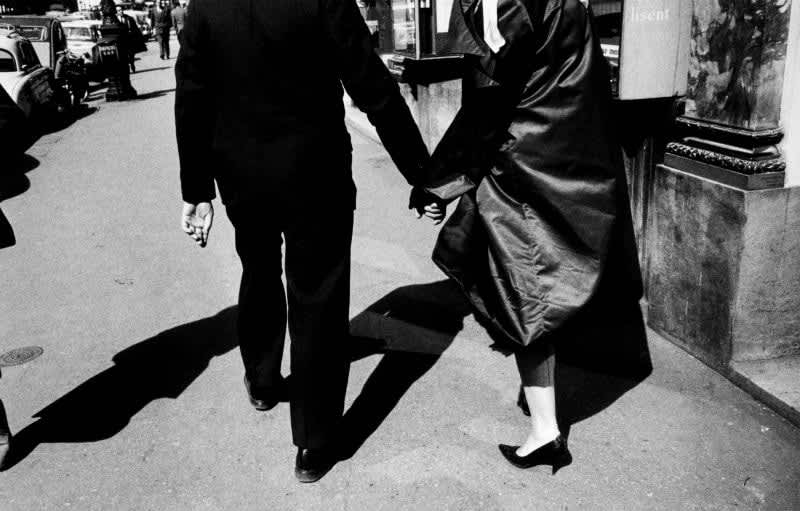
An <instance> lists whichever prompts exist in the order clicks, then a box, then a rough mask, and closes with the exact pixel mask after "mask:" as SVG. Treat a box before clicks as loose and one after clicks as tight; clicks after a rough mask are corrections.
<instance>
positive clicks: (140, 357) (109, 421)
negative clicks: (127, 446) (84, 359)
mask: <svg viewBox="0 0 800 511" xmlns="http://www.w3.org/2000/svg"><path fill="white" fill-rule="evenodd" d="M236 315H237V313H236V307H229V308H227V309H224V310H222V311H221V312H219V313H218V314H216V315H215V316H212V317H208V318H204V319H201V320H199V321H194V322H192V323H187V324H185V325H181V326H178V327H175V328H172V329H170V330H167V331H164V332H161V333H160V334H158V335H156V336H155V337H151V338H150V339H147V340H144V341H142V342H140V343H137V344H134V345H133V346H130V347H129V348H126V349H124V350H122V351H120V352H119V353H117V354H116V355H114V357H113V362H114V365H113V366H111V367H109V368H108V369H106V370H105V371H103V372H101V373H99V374H97V375H95V376H93V377H92V378H90V379H88V380H86V381H85V382H83V383H82V384H80V385H79V386H78V387H76V388H74V389H72V390H71V391H69V392H68V393H67V394H65V395H63V396H62V397H60V398H59V399H57V400H56V401H54V402H53V403H52V404H50V405H48V406H47V407H46V408H44V409H43V410H41V411H39V412H38V413H36V414H35V415H34V417H37V418H38V420H37V421H36V422H34V423H33V424H31V425H29V426H27V427H26V428H24V429H23V430H21V431H20V432H19V433H17V434H16V435H15V436H14V441H13V444H12V451H11V453H10V454H9V457H10V459H8V460H7V461H6V464H5V466H4V467H3V468H4V470H7V469H9V468H11V467H13V466H14V465H15V464H16V463H18V462H19V461H21V460H22V459H24V458H25V457H27V456H28V454H30V453H31V452H32V451H33V450H34V449H35V448H36V446H38V445H40V444H43V443H72V442H96V441H99V440H105V439H108V438H111V437H113V436H114V435H116V434H117V433H119V432H120V431H122V430H123V429H124V428H125V427H126V426H127V424H128V423H129V422H130V420H131V419H132V418H133V417H134V416H135V415H136V414H137V413H139V411H141V410H142V408H144V407H145V406H146V405H147V404H149V403H151V402H152V401H155V400H157V399H162V398H170V399H176V398H177V397H178V396H180V395H181V394H182V393H183V391H184V390H186V388H187V387H188V386H189V385H190V384H191V383H192V382H193V381H194V380H195V379H196V378H197V377H198V376H200V374H202V373H203V371H204V370H205V369H206V368H207V367H208V365H209V362H210V361H211V359H213V358H214V357H218V356H221V355H224V354H225V353H227V352H229V351H230V350H232V349H233V348H235V347H236V346H237V338H236V328H235V326H236V325H235V324H236Z"/></svg>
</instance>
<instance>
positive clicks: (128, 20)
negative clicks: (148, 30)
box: [117, 5, 147, 73]
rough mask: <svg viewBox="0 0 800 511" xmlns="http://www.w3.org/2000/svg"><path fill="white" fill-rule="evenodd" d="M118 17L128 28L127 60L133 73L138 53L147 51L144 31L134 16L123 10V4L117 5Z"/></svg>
mask: <svg viewBox="0 0 800 511" xmlns="http://www.w3.org/2000/svg"><path fill="white" fill-rule="evenodd" d="M117 18H119V20H120V22H122V23H123V24H124V25H125V26H126V27H127V29H128V52H127V62H128V65H129V66H130V68H131V73H135V72H136V63H135V61H136V54H137V53H142V52H145V51H147V45H146V44H145V42H144V36H143V35H142V31H141V30H139V24H138V23H136V20H135V19H133V17H132V16H128V15H127V14H125V13H124V12H123V10H122V6H120V5H118V6H117Z"/></svg>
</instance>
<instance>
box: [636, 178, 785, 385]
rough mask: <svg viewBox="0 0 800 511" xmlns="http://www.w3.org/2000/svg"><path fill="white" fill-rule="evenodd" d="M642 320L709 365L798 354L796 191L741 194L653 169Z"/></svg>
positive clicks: (737, 190)
mask: <svg viewBox="0 0 800 511" xmlns="http://www.w3.org/2000/svg"><path fill="white" fill-rule="evenodd" d="M652 197H653V199H652V203H651V207H650V213H649V226H648V230H647V259H648V264H647V271H648V300H649V309H648V323H649V324H650V326H651V327H653V328H654V329H655V330H656V331H658V332H660V333H664V334H667V335H668V336H669V337H670V338H671V339H673V340H674V341H675V342H676V343H677V344H679V345H680V346H682V347H683V348H684V349H686V350H687V351H689V352H691V353H692V354H694V355H695V356H697V357H698V358H700V359H701V360H703V361H705V362H706V363H708V364H709V365H711V366H713V367H716V368H718V369H721V370H725V369H726V368H727V367H728V366H729V364H730V363H731V362H732V361H745V360H759V359H770V358H777V357H781V356H787V355H800V315H798V313H797V311H800V258H798V257H797V254H798V253H800V187H795V188H777V189H769V190H757V191H743V190H741V189H736V188H732V187H730V186H722V185H719V184H717V183H715V182H713V181H710V180H708V179H703V178H700V177H695V176H694V175H691V174H689V173H686V172H683V171H679V170H677V169H674V168H670V167H668V166H665V165H659V166H658V168H657V169H656V173H655V178H654V181H653V195H652Z"/></svg>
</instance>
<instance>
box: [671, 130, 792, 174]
mask: <svg viewBox="0 0 800 511" xmlns="http://www.w3.org/2000/svg"><path fill="white" fill-rule="evenodd" d="M677 131H678V134H679V135H680V136H681V140H680V141H678V142H672V143H670V144H668V145H667V150H666V156H665V159H664V163H665V164H667V165H669V166H671V167H674V168H676V169H679V170H681V171H683V172H688V173H690V174H696V175H699V176H702V177H704V178H706V179H711V180H714V181H718V182H720V183H724V184H727V185H729V186H735V187H737V188H741V189H742V190H762V189H767V188H780V187H782V186H783V185H784V182H785V175H784V174H785V170H786V162H785V161H784V159H783V157H782V156H781V154H780V152H779V151H778V148H777V146H776V144H777V143H778V142H779V141H780V140H781V138H782V137H783V133H782V132H781V130H779V129H770V130H762V131H753V130H744V129H740V128H733V127H729V126H722V125H716V124H712V123H708V122H703V121H700V120H697V119H692V118H688V117H681V118H679V119H678V121H677Z"/></svg>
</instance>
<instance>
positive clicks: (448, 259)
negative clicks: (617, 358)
mask: <svg viewBox="0 0 800 511" xmlns="http://www.w3.org/2000/svg"><path fill="white" fill-rule="evenodd" d="M462 5H463V4H462V3H461V2H456V3H455V4H454V7H453V15H452V19H451V23H452V25H451V26H452V30H453V32H452V35H453V36H454V39H453V40H454V41H455V43H456V45H455V47H454V51H456V52H458V53H463V54H465V55H466V59H467V62H468V64H469V65H470V69H471V72H470V73H469V74H468V75H467V78H466V79H465V87H470V94H469V95H467V94H465V95H464V104H463V106H462V108H461V110H460V111H459V112H458V114H457V115H456V117H455V120H454V121H453V123H452V124H451V126H450V127H449V129H448V130H447V132H446V133H445V135H444V137H443V139H442V141H441V143H440V144H439V145H438V147H437V148H436V150H435V151H434V154H433V156H432V162H431V165H430V166H428V167H427V173H426V176H425V180H424V181H425V182H428V183H433V185H431V186H428V187H426V188H425V189H426V190H427V191H428V192H429V193H433V194H434V195H436V196H438V197H439V201H440V202H439V204H438V205H437V211H435V213H436V214H438V215H439V216H438V218H439V219H441V218H443V216H444V213H445V211H444V208H445V204H446V203H447V202H448V201H450V200H453V199H455V198H457V197H460V201H459V204H458V207H457V208H456V210H455V212H454V213H453V214H452V215H451V217H450V218H449V220H448V221H447V223H446V224H445V227H444V228H443V229H442V231H441V233H440V235H439V239H438V241H437V244H436V249H435V251H434V261H435V262H436V264H437V265H438V266H439V267H440V268H441V269H442V270H443V271H444V272H445V273H446V274H447V275H449V276H450V277H451V278H453V279H455V280H456V281H457V282H458V283H459V284H460V285H461V287H462V288H463V290H464V291H465V292H466V294H467V296H468V298H469V299H470V301H471V302H472V304H473V306H474V309H475V311H476V315H477V316H478V318H479V320H480V321H481V322H482V324H484V325H486V326H487V328H488V330H489V333H490V335H491V337H492V338H493V339H494V340H495V342H496V343H497V344H499V345H502V346H505V347H507V348H509V349H510V350H512V351H514V353H515V356H516V362H517V367H518V370H519V374H520V377H521V380H522V385H521V395H520V398H519V401H518V403H519V405H520V407H521V408H523V411H527V412H528V413H529V414H530V418H531V427H530V431H529V434H528V437H527V438H526V439H525V441H524V442H522V444H521V445H515V446H511V445H500V446H499V447H500V451H501V453H502V455H503V456H504V457H505V458H506V459H507V460H508V461H509V462H510V463H512V464H513V465H514V466H516V467H519V468H529V467H532V466H535V465H542V464H546V465H551V466H552V468H553V471H554V472H555V471H556V470H558V469H559V468H560V467H562V466H564V465H566V464H569V463H570V462H571V460H572V456H571V454H570V452H569V449H568V448H567V440H566V438H563V437H562V436H561V433H560V430H559V425H558V423H557V419H556V400H555V374H554V371H555V347H556V346H558V345H563V344H562V343H565V342H568V341H572V340H573V339H574V334H575V333H576V329H578V328H579V327H578V326H577V325H580V324H581V323H582V322H586V318H587V316H585V314H587V312H588V311H590V310H593V309H594V308H595V307H597V306H598V305H599V304H602V303H603V302H610V303H613V304H615V307H616V309H615V310H616V311H617V312H620V313H621V312H623V311H625V310H627V309H628V308H629V307H632V308H636V309H637V310H638V300H639V298H640V297H641V293H642V287H641V275H640V271H639V266H638V259H637V252H636V245H635V241H634V234H633V226H632V221H631V213H630V209H629V203H628V198H627V187H626V181H625V174H624V167H623V163H622V152H621V148H620V145H619V142H618V140H617V139H616V136H615V132H616V130H615V126H614V123H613V119H612V114H611V105H612V102H611V91H610V84H609V70H608V66H607V63H606V61H605V59H604V58H603V54H602V50H601V48H600V44H599V40H598V38H597V34H596V33H595V30H594V24H593V23H592V20H591V10H590V8H589V7H588V5H587V4H586V3H584V2H582V1H581V0H535V1H533V2H525V3H519V2H515V1H513V0H499V1H498V0H476V1H475V2H474V3H473V4H471V6H470V7H468V8H467V10H466V12H465V11H464V9H463V8H462ZM498 20H499V22H498ZM589 317H590V318H591V317H594V316H589ZM610 317H612V316H611V315H606V318H610ZM606 318H603V319H606ZM615 319H617V320H618V319H619V315H617V317H616V318H615ZM593 326H598V325H596V324H595V325H593ZM525 408H527V410H525Z"/></svg>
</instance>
